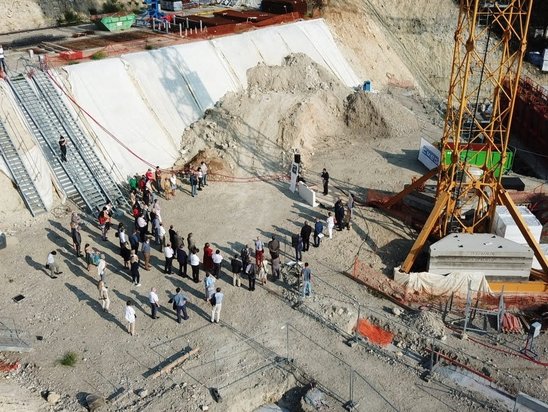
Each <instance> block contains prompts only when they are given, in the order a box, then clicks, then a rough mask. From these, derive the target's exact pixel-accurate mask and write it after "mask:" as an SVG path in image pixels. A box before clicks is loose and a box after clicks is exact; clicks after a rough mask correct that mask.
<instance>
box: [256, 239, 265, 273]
mask: <svg viewBox="0 0 548 412" xmlns="http://www.w3.org/2000/svg"><path fill="white" fill-rule="evenodd" d="M263 259H264V243H263V241H262V240H261V239H259V236H257V239H255V264H256V265H257V266H260V265H261V262H262V261H263Z"/></svg>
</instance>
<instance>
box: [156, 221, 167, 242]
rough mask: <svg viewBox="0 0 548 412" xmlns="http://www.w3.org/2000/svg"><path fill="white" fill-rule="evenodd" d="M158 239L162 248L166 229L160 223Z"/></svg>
mask: <svg viewBox="0 0 548 412" xmlns="http://www.w3.org/2000/svg"><path fill="white" fill-rule="evenodd" d="M158 239H159V240H160V245H161V246H163V245H165V244H166V228H165V227H164V225H163V224H162V223H160V226H159V227H158Z"/></svg>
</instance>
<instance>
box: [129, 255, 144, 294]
mask: <svg viewBox="0 0 548 412" xmlns="http://www.w3.org/2000/svg"><path fill="white" fill-rule="evenodd" d="M129 265H130V268H129V273H130V274H131V281H132V282H133V284H134V285H135V286H137V287H139V286H141V274H140V273H139V257H138V256H137V255H136V254H135V252H133V251H132V252H131V257H130V259H129Z"/></svg>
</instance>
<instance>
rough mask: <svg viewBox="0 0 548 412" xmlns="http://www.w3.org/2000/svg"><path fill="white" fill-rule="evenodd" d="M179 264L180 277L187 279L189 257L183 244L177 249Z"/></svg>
mask: <svg viewBox="0 0 548 412" xmlns="http://www.w3.org/2000/svg"><path fill="white" fill-rule="evenodd" d="M176 253H177V262H179V276H183V277H185V278H186V277H187V273H186V268H187V264H188V255H187V253H186V251H185V245H184V244H183V243H182V242H181V244H180V245H179V247H178V248H177V252H176Z"/></svg>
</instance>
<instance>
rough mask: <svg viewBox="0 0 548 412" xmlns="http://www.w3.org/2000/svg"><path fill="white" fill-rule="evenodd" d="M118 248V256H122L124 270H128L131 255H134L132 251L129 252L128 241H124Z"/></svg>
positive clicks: (129, 245)
mask: <svg viewBox="0 0 548 412" xmlns="http://www.w3.org/2000/svg"><path fill="white" fill-rule="evenodd" d="M126 237H127V236H126ZM120 247H121V248H122V249H121V253H120V255H121V256H122V259H123V260H124V268H126V269H129V268H130V266H129V261H130V260H131V255H132V253H134V252H133V250H131V244H130V243H129V242H128V241H126V242H124V243H122V244H121V245H120Z"/></svg>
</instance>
